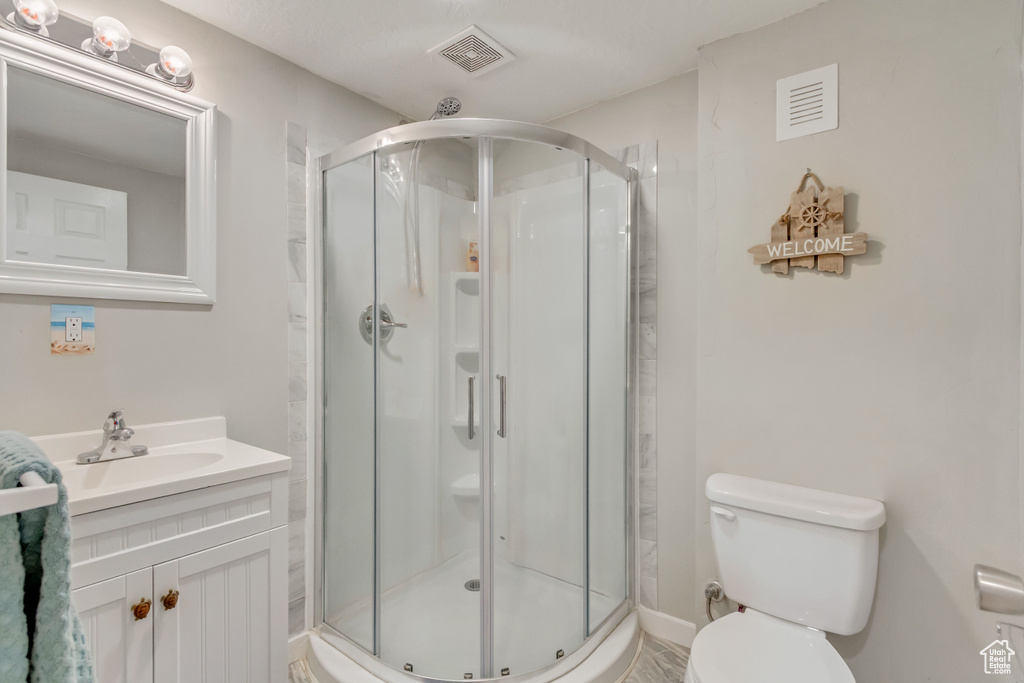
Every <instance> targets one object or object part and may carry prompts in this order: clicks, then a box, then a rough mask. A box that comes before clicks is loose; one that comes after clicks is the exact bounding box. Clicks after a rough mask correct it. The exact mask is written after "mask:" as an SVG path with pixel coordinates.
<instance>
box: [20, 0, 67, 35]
mask: <svg viewBox="0 0 1024 683" xmlns="http://www.w3.org/2000/svg"><path fill="white" fill-rule="evenodd" d="M59 18H60V11H59V10H58V9H57V3H55V2H54V1H53V0H14V11H13V12H12V13H11V14H9V15H7V21H9V22H11V23H13V24H15V25H17V26H18V27H19V28H23V29H25V30H26V31H33V32H35V33H38V34H39V35H41V36H49V35H50V32H49V31H47V30H46V27H47V26H52V25H53V24H54V23H56V21H57V19H59Z"/></svg>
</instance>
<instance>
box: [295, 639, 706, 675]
mask: <svg viewBox="0 0 1024 683" xmlns="http://www.w3.org/2000/svg"><path fill="white" fill-rule="evenodd" d="M689 659H690V651H689V650H688V649H686V648H685V647H683V646H681V645H675V644H674V643H669V642H666V641H663V640H658V639H657V638H655V637H653V636H650V635H647V634H644V644H643V647H642V648H641V650H640V657H638V658H637V661H636V664H634V665H633V670H632V671H630V672H629V676H627V677H626V679H625V680H624V681H623V683H680V682H681V681H682V680H683V674H684V673H686V662H687V661H688V660H689ZM288 683H317V681H316V679H315V678H313V674H312V673H310V671H309V667H307V666H306V662H305V661H304V660H303V661H300V662H295V663H294V664H292V665H291V667H289V670H288Z"/></svg>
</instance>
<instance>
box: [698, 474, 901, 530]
mask: <svg viewBox="0 0 1024 683" xmlns="http://www.w3.org/2000/svg"><path fill="white" fill-rule="evenodd" d="M705 494H706V495H707V497H708V499H709V500H711V501H712V502H715V503H721V504H723V505H732V506H734V507H739V508H744V509H747V510H755V511H757V512H764V513H767V514H770V515H778V516H780V517H788V518H790V519H799V520H802V521H805V522H813V523H815V524H824V525H826V526H834V527H840V528H843V529H853V530H855V531H873V530H875V529H877V528H879V527H880V526H882V525H883V524H885V505H884V504H883V503H882V502H881V501H878V500H874V499H873V498H860V497H858V496H848V495H846V494H843V493H830V492H828V491H819V490H818V489H809V488H804V487H803V486H793V485H791V484H780V483H778V482H774V481H764V480H763V479H754V478H752V477H741V476H739V475H736V474H722V473H719V474H712V475H711V476H710V477H708V481H707V485H706V486H705Z"/></svg>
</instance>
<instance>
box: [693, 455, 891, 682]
mask: <svg viewBox="0 0 1024 683" xmlns="http://www.w3.org/2000/svg"><path fill="white" fill-rule="evenodd" d="M705 493H706V495H707V497H708V499H709V500H710V501H711V538H712V540H713V542H714V546H715V557H716V558H717V560H718V569H719V572H720V577H721V583H722V586H723V587H724V588H725V593H726V595H727V596H728V597H729V598H730V599H732V600H733V601H735V602H737V603H739V604H741V605H743V606H744V608H745V609H744V611H742V612H733V613H731V614H729V615H727V616H724V617H720V618H718V619H716V620H715V621H713V622H712V623H710V624H708V625H707V626H705V627H704V628H703V629H701V631H700V632H699V633H698V634H697V637H696V638H694V640H693V645H692V647H691V651H690V662H689V664H688V666H687V668H686V676H685V678H684V679H683V680H684V683H768V682H773V681H785V683H854V678H853V674H852V673H851V672H850V669H849V667H848V666H847V665H846V662H844V661H843V658H842V657H840V656H839V653H838V652H836V651H835V649H834V648H833V647H832V645H831V643H829V642H828V641H827V640H826V639H825V634H826V633H836V634H839V635H851V634H854V633H858V632H859V631H861V630H862V629H863V628H864V626H865V625H866V624H867V620H868V615H869V614H870V612H871V603H872V601H873V600H874V594H875V577H876V576H877V574H878V529H879V528H880V527H881V526H882V524H884V523H885V506H884V505H883V504H882V503H881V502H879V501H877V500H872V499H870V498H858V497H856V496H847V495H843V494H840V493H828V492H826V491H818V490H816V489H808V488H803V487H800V486H791V485H789V484H779V483H776V482H770V481H763V480H760V479H752V478H750V477H740V476H736V475H732V474H713V475H711V476H710V477H708V481H707V485H706V488H705Z"/></svg>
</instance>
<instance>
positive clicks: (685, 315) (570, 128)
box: [546, 71, 697, 621]
mask: <svg viewBox="0 0 1024 683" xmlns="http://www.w3.org/2000/svg"><path fill="white" fill-rule="evenodd" d="M546 125H549V126H551V127H553V128H557V129H559V130H564V131H567V132H569V133H573V134H574V135H578V136H580V137H582V138H584V139H586V140H588V141H590V142H592V143H594V144H596V145H597V146H598V147H600V148H602V149H604V150H606V151H610V152H614V151H615V150H617V149H620V148H622V147H626V146H628V145H631V144H634V143H636V142H641V141H648V140H657V141H658V171H657V181H658V187H657V197H658V202H657V216H658V229H657V251H658V256H657V259H658V266H657V287H658V311H657V321H658V323H657V340H656V342H655V343H656V344H657V358H658V364H657V398H658V401H657V405H658V412H657V432H656V434H657V468H658V484H657V488H658V490H657V528H658V534H657V536H658V539H657V540H658V543H657V564H658V572H657V573H658V582H657V600H656V602H657V604H656V606H657V609H658V610H659V611H661V612H665V613H668V614H671V615H673V616H676V617H679V618H681V619H686V620H687V621H694V611H693V598H692V595H693V593H692V591H693V586H694V573H693V572H694V553H693V548H694V521H693V520H694V517H693V515H694V508H693V499H692V491H693V490H694V478H693V477H694V463H695V458H696V455H695V450H694V449H695V444H696V437H695V428H694V416H695V412H696V394H695V391H694V387H695V374H696V368H695V365H696V338H697V329H696V325H695V322H694V321H695V319H696V305H697V297H696V291H697V268H696V265H697V72H696V71H691V72H689V73H686V74H682V75H681V76H676V77H675V78H671V79H669V80H667V81H664V82H662V83H658V84H655V85H652V86H650V87H647V88H644V89H642V90H638V91H636V92H633V93H630V94H628V95H624V96H622V97H618V98H616V99H614V100H609V101H607V102H602V103H600V104H597V105H594V106H593V107H588V108H587V109H583V110H581V111H578V112H575V113H573V114H569V115H568V116H564V117H561V118H558V119H555V120H553V121H549V122H548V123H547V124H546Z"/></svg>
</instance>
